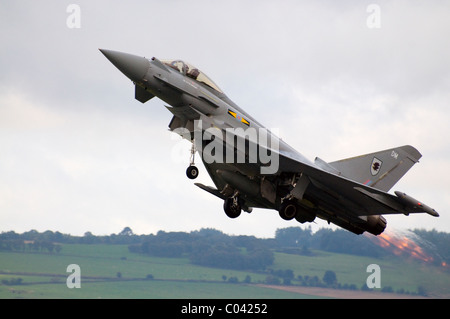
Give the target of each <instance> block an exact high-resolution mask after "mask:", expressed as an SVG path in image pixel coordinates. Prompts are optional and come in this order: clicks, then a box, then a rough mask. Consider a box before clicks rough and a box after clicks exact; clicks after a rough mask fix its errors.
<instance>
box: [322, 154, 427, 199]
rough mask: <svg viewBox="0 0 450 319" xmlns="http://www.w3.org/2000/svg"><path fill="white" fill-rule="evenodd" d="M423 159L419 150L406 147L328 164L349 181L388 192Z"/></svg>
mask: <svg viewBox="0 0 450 319" xmlns="http://www.w3.org/2000/svg"><path fill="white" fill-rule="evenodd" d="M421 157H422V154H420V153H419V151H418V150H416V149H415V148H414V147H412V146H410V145H405V146H401V147H396V148H391V149H388V150H384V151H380V152H376V153H371V154H366V155H361V156H357V157H352V158H348V159H343V160H340V161H336V162H331V163H328V164H329V165H331V166H333V167H334V168H335V169H337V170H338V171H339V172H340V173H341V175H343V176H345V177H347V178H349V179H352V180H354V181H356V182H358V183H361V184H364V185H367V186H371V187H373V188H376V189H379V190H382V191H385V192H387V191H389V190H390V189H391V188H392V186H394V185H395V184H396V183H397V182H398V181H399V180H400V178H402V177H403V175H405V174H406V172H407V171H408V170H409V169H410V168H411V167H412V166H413V165H414V164H415V163H417V162H418V161H419V159H420V158H421Z"/></svg>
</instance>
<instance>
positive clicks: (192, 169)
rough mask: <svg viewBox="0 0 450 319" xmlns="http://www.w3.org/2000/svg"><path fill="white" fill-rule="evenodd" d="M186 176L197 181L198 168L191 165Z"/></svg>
mask: <svg viewBox="0 0 450 319" xmlns="http://www.w3.org/2000/svg"><path fill="white" fill-rule="evenodd" d="M186 176H187V177H188V178H189V179H196V178H197V177H198V168H197V167H196V166H194V165H191V166H189V167H188V168H187V170H186Z"/></svg>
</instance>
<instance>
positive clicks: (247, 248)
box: [0, 227, 450, 269]
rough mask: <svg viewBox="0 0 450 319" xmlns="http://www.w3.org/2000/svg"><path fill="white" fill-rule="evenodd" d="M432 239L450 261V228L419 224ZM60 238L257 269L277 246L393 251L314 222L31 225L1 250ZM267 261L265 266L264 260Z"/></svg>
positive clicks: (46, 245) (304, 250)
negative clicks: (271, 232)
mask: <svg viewBox="0 0 450 319" xmlns="http://www.w3.org/2000/svg"><path fill="white" fill-rule="evenodd" d="M413 233H415V234H416V235H417V236H419V237H420V238H421V239H423V240H424V241H425V242H426V243H427V245H425V246H423V247H422V248H423V249H424V250H425V253H428V254H430V255H433V256H435V257H436V258H435V260H436V261H439V263H441V262H442V263H444V262H445V263H446V264H450V250H449V249H448V247H449V246H450V234H449V233H445V232H438V231H436V230H431V231H427V230H423V229H416V230H413ZM59 244H111V245H114V244H121V245H129V249H130V251H132V252H136V253H143V254H149V255H153V256H160V257H180V256H182V255H185V256H188V257H189V258H190V259H191V262H193V263H195V264H199V265H206V266H213V267H216V266H223V265H227V268H235V269H237V268H245V267H248V268H249V269H255V268H258V267H260V268H261V267H262V268H264V267H266V266H268V265H270V264H271V261H272V262H273V251H279V252H285V253H290V254H299V255H305V256H308V255H313V254H314V250H323V251H328V252H335V253H345V254H352V255H358V256H368V257H375V258H379V257H383V256H386V255H388V254H390V253H391V252H389V251H388V250H386V249H385V248H383V247H381V246H379V245H377V244H375V243H374V241H372V240H371V239H370V237H369V236H356V235H354V234H352V233H350V232H348V231H345V230H341V229H337V230H332V229H329V228H323V229H320V230H318V231H316V232H312V230H311V228H310V227H306V228H300V227H289V228H282V229H278V230H277V231H276V232H275V237H274V238H257V237H255V236H244V235H240V236H230V235H227V234H224V233H223V232H221V231H219V230H215V229H209V228H207V229H201V230H196V231H191V232H165V231H159V232H158V233H157V234H148V235H137V234H134V233H133V231H132V230H131V228H129V227H125V228H124V229H123V230H122V231H121V232H119V233H117V234H111V235H102V236H98V235H94V234H92V233H91V232H86V233H85V234H84V235H83V236H73V235H70V234H63V233H61V232H58V231H56V232H53V231H49V230H48V231H45V232H38V231H36V230H30V231H28V232H24V233H22V234H18V233H16V232H14V231H8V232H2V233H0V250H3V251H26V250H28V251H36V252H49V253H57V252H59V251H60V250H61V245H59ZM258 265H261V266H258Z"/></svg>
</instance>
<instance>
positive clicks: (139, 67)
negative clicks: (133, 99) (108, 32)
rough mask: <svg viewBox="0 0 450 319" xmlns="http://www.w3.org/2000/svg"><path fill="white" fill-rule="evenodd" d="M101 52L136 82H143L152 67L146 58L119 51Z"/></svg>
mask: <svg viewBox="0 0 450 319" xmlns="http://www.w3.org/2000/svg"><path fill="white" fill-rule="evenodd" d="M99 50H100V52H101V53H103V55H104V56H105V57H106V58H107V59H108V60H109V61H110V62H111V63H112V64H114V65H115V67H116V68H118V69H119V70H120V71H121V72H122V73H123V74H125V75H126V76H127V77H128V78H129V79H130V80H132V81H134V82H139V81H141V80H142V79H143V78H144V76H145V75H146V74H147V71H148V68H149V67H150V62H149V61H148V60H147V59H146V58H143V57H140V56H137V55H133V54H128V53H123V52H118V51H112V50H105V49H99Z"/></svg>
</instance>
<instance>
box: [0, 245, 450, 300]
mask: <svg viewBox="0 0 450 319" xmlns="http://www.w3.org/2000/svg"><path fill="white" fill-rule="evenodd" d="M374 263H375V264H378V265H379V266H380V268H381V270H382V273H381V283H382V287H384V286H390V287H392V288H393V291H397V290H398V289H404V290H406V291H411V292H416V291H417V288H418V287H419V286H421V287H423V288H424V289H425V290H426V291H427V292H428V296H429V297H437V298H446V297H447V298H448V296H450V274H449V273H448V272H445V271H443V270H442V269H441V268H439V267H434V266H429V265H425V264H422V263H418V262H414V261H405V260H404V259H401V258H396V257H393V258H389V259H374V258H369V257H360V256H352V255H345V254H336V253H329V252H323V251H315V252H314V256H299V255H289V254H285V253H275V262H274V264H273V265H272V266H271V267H270V268H271V269H273V270H275V271H276V270H285V269H290V270H292V271H293V273H294V274H295V277H297V276H299V275H301V276H309V277H314V276H317V277H318V278H322V277H323V276H324V273H325V271H327V270H333V271H334V272H335V273H336V275H337V280H338V282H339V283H342V284H343V283H345V284H353V285H354V286H356V287H357V288H358V289H359V288H360V287H361V286H362V285H364V283H365V282H366V279H367V276H368V275H369V273H367V271H366V268H367V266H368V265H370V264H374ZM71 264H76V265H79V267H80V278H81V283H80V284H81V288H79V289H78V288H73V289H69V288H68V287H67V284H66V280H67V278H68V276H70V275H71V272H70V271H69V272H68V271H67V266H68V265H71ZM267 277H268V273H267V272H250V271H249V272H247V271H238V270H229V269H220V268H210V267H202V266H196V265H193V264H191V263H190V261H189V259H188V258H159V257H150V256H147V255H142V254H136V253H130V252H129V251H128V246H127V245H105V244H98V245H87V244H86V245H83V244H64V245H63V247H62V250H61V252H60V253H53V254H49V253H37V252H0V282H2V284H0V298H2V299H8V298H31V299H35V298H44V299H53V298H70V299H75V298H87V299H94V298H133V299H141V298H151V299H230V298H231V299H301V298H324V297H335V298H352V297H351V295H349V294H348V290H340V289H328V293H325V294H324V293H323V291H321V292H320V293H319V292H318V290H317V289H313V288H310V289H309V290H308V287H302V289H296V288H298V284H297V282H296V280H292V282H291V285H289V286H283V285H279V284H278V285H271V284H267V282H266V281H267ZM18 279H20V282H19V284H14V280H16V281H17V280H18ZM231 279H233V280H231ZM375 291H376V292H377V294H375V293H374V294H373V295H370V292H364V296H367V297H365V298H372V296H373V298H380V296H381V297H384V296H385V297H386V298H392V297H393V295H390V294H385V295H383V294H381V293H380V290H379V289H378V290H377V289H375ZM380 294H381V295H380ZM397 297H400V298H409V297H411V296H409V295H406V294H402V295H398V296H397Z"/></svg>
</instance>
